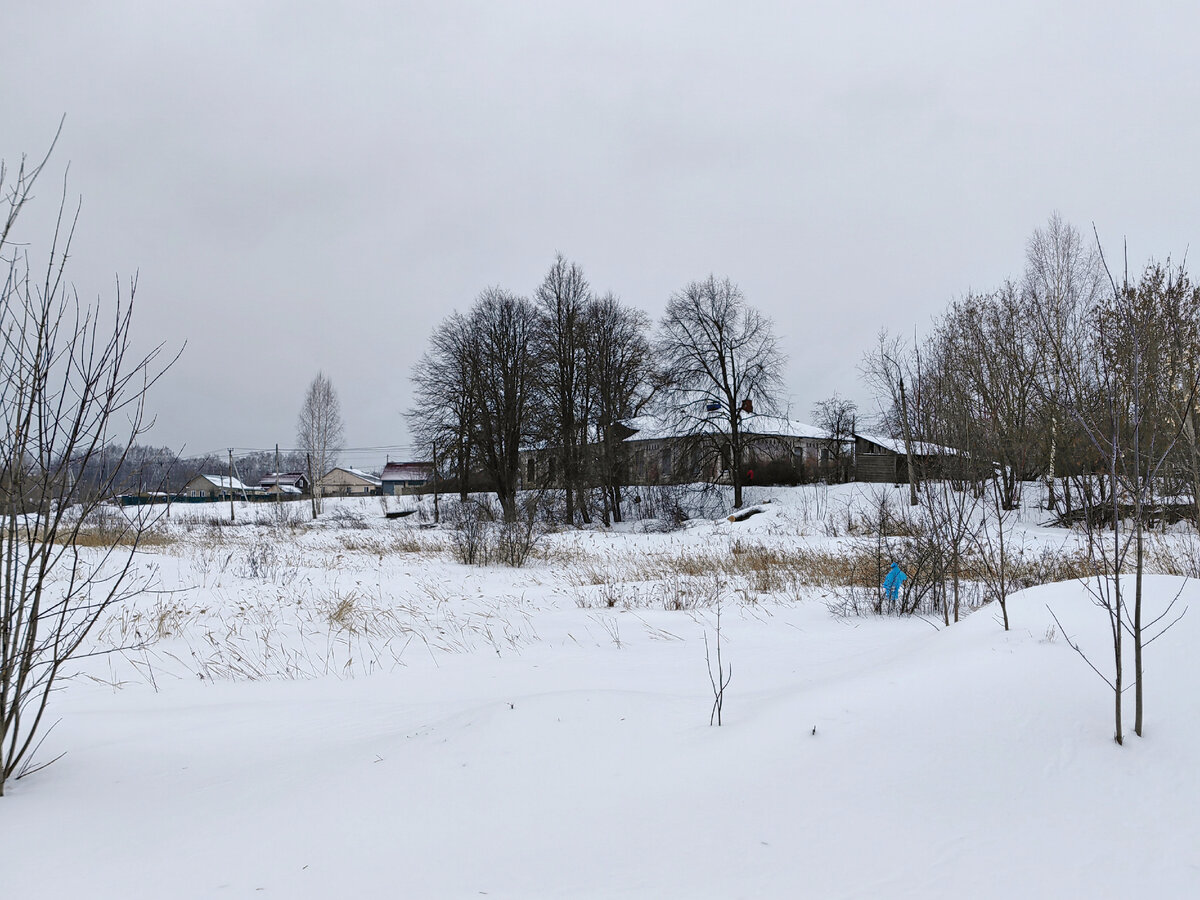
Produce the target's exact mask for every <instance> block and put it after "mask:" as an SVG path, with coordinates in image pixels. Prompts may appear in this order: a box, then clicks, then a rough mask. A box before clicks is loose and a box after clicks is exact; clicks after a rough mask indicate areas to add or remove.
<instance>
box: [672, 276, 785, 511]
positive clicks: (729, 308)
mask: <svg viewBox="0 0 1200 900" xmlns="http://www.w3.org/2000/svg"><path fill="white" fill-rule="evenodd" d="M658 353H659V364H660V365H661V366H662V367H663V371H664V372H665V373H667V375H668V377H669V382H668V388H667V390H666V392H665V399H666V402H667V410H668V413H669V416H670V417H671V418H672V419H674V420H675V422H676V423H677V425H678V426H679V427H680V428H681V429H682V430H683V431H685V432H686V433H689V434H692V435H694V436H695V437H697V438H698V439H701V440H710V441H712V442H714V443H715V444H717V445H718V446H720V447H721V448H723V449H722V452H727V453H728V460H729V474H730V480H731V481H732V483H733V505H734V507H740V506H741V505H742V486H743V484H744V482H745V478H746V471H745V461H746V459H747V450H748V449H749V446H750V443H751V441H752V440H753V437H752V436H750V435H747V433H746V432H745V431H744V430H743V428H742V425H743V416H744V413H745V412H746V411H747V409H753V408H755V407H757V408H758V409H759V411H762V412H766V411H769V410H772V409H775V408H776V406H777V404H776V400H777V394H778V391H779V388H780V386H781V384H782V371H783V363H784V357H783V354H782V352H781V351H780V349H779V344H778V341H777V340H776V338H775V330H774V326H773V324H772V322H771V320H770V318H768V317H767V316H764V315H763V314H762V313H761V312H759V311H758V310H757V309H754V308H753V307H751V306H749V305H748V304H747V303H746V298H745V297H744V296H743V294H742V292H741V290H740V289H739V288H738V286H737V285H736V284H734V283H733V282H732V281H730V280H729V279H728V278H725V279H721V280H719V281H718V280H717V278H716V277H715V276H712V275H710V276H709V277H708V278H706V279H704V280H703V281H693V282H691V283H690V284H688V285H687V286H685V287H684V288H683V289H682V290H680V291H677V292H675V293H674V294H672V295H671V299H670V300H669V301H668V303H667V309H666V312H665V313H664V314H663V318H662V323H661V326H660V330H659V337H658ZM714 426H715V427H714Z"/></svg>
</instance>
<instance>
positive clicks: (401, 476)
mask: <svg viewBox="0 0 1200 900" xmlns="http://www.w3.org/2000/svg"><path fill="white" fill-rule="evenodd" d="M432 477H433V463H427V462H390V463H388V464H387V465H386V466H384V467H383V473H382V474H381V475H380V476H379V480H380V481H381V482H382V481H415V480H416V479H423V480H425V481H428V480H429V479H430V478H432Z"/></svg>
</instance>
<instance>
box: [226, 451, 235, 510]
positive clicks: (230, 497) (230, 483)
mask: <svg viewBox="0 0 1200 900" xmlns="http://www.w3.org/2000/svg"><path fill="white" fill-rule="evenodd" d="M226 487H228V488H229V524H230V525H232V524H233V523H234V522H235V521H236V519H234V515H233V448H232V447H230V448H229V484H228V485H226Z"/></svg>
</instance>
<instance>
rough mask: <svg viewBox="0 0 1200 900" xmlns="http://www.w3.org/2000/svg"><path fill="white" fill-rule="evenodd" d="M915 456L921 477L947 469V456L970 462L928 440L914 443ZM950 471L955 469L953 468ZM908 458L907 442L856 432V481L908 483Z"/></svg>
mask: <svg viewBox="0 0 1200 900" xmlns="http://www.w3.org/2000/svg"><path fill="white" fill-rule="evenodd" d="M913 457H915V459H916V462H917V465H918V466H919V467H920V468H919V469H918V473H920V474H921V477H929V476H935V477H936V476H937V475H939V474H943V473H945V472H946V471H947V465H946V462H947V460H948V459H958V460H960V462H963V463H965V462H967V461H968V460H966V458H965V457H962V455H961V454H960V453H959V451H957V450H955V449H954V448H953V447H943V446H941V445H940V444H931V443H929V442H927V441H914V442H913ZM950 471H954V468H951V469H950ZM908 472H909V458H908V452H907V450H906V448H905V446H904V441H902V440H898V439H896V438H889V437H883V436H882V435H878V434H865V433H863V432H855V433H854V480H855V481H866V482H871V483H875V484H908Z"/></svg>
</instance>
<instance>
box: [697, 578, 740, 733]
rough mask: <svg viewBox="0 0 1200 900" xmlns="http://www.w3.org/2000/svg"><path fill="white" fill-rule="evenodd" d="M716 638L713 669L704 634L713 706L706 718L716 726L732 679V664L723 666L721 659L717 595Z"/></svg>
mask: <svg viewBox="0 0 1200 900" xmlns="http://www.w3.org/2000/svg"><path fill="white" fill-rule="evenodd" d="M715 634H716V638H715V640H714V647H715V649H716V656H717V658H716V667H715V668H714V667H713V659H712V656H711V653H710V648H709V644H708V632H707V631H705V632H704V662H705V665H707V666H708V680H709V683H710V684H711V685H712V692H713V705H712V712H711V713H710V714H709V716H708V724H709V725H713V724H714V723H715V724H716V725H718V726H720V724H721V711H722V710H723V709H724V707H725V688H727V687H729V682H730V681H731V680H732V679H733V664H732V663H730V664H729V666H728V667H726V666H725V664H724V662H723V661H722V659H721V597H720V595H719V594H718V595H717V602H716V629H715Z"/></svg>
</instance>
